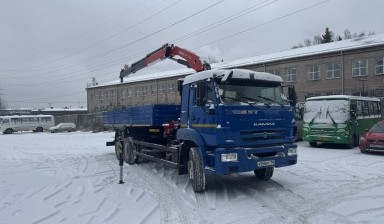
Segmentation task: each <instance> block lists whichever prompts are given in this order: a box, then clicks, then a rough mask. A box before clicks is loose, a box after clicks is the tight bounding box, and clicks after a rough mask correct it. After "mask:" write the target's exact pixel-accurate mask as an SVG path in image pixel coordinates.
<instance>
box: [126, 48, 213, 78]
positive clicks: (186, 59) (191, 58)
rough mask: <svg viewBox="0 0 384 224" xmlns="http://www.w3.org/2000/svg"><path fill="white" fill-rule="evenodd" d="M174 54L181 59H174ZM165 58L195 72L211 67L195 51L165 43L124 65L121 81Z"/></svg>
mask: <svg viewBox="0 0 384 224" xmlns="http://www.w3.org/2000/svg"><path fill="white" fill-rule="evenodd" d="M175 56H179V57H181V58H183V59H176V58H174V57H175ZM166 58H169V59H171V60H174V61H176V62H177V63H179V64H182V65H185V66H187V67H188V68H192V69H194V70H195V71H197V72H200V71H204V70H210V69H211V66H210V65H209V64H208V63H206V62H202V61H201V59H200V57H199V56H197V55H196V54H195V53H193V52H191V51H188V50H186V49H183V48H180V47H177V46H174V45H173V44H172V45H169V44H165V45H164V46H162V47H161V48H159V49H157V50H155V51H153V52H151V53H149V54H147V55H146V56H145V57H144V58H142V59H140V60H139V61H137V62H135V63H132V64H131V66H128V65H125V66H124V68H123V69H121V71H120V80H121V82H123V78H124V77H126V76H128V75H129V74H132V73H135V72H137V71H139V70H141V69H143V68H145V67H147V66H149V65H150V64H153V63H156V62H158V61H161V60H164V59H166Z"/></svg>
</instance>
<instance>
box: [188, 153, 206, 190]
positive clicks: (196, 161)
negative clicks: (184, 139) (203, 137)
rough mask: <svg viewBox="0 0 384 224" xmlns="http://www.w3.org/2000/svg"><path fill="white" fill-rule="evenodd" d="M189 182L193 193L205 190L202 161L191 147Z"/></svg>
mask: <svg viewBox="0 0 384 224" xmlns="http://www.w3.org/2000/svg"><path fill="white" fill-rule="evenodd" d="M188 170H189V180H190V182H191V184H192V188H193V191H194V192H202V191H204V190H205V173H204V168H203V160H202V158H201V156H200V153H199V150H198V148H196V147H192V148H191V149H190V150H189V161H188Z"/></svg>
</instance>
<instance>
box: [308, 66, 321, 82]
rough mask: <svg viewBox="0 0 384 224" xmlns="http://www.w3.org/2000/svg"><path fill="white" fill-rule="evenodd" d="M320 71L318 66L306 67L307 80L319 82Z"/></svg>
mask: <svg viewBox="0 0 384 224" xmlns="http://www.w3.org/2000/svg"><path fill="white" fill-rule="evenodd" d="M319 79H320V69H319V66H318V65H307V80H319Z"/></svg>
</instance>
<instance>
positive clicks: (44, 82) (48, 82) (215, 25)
mask: <svg viewBox="0 0 384 224" xmlns="http://www.w3.org/2000/svg"><path fill="white" fill-rule="evenodd" d="M276 1H277V0H275V1H273V2H276ZM327 1H329V0H326V1H323V2H320V3H316V4H314V5H311V6H309V7H305V8H303V9H300V10H297V11H294V12H292V13H289V14H287V15H284V16H281V17H278V18H276V19H273V20H270V21H267V22H265V23H262V24H259V25H257V26H253V27H251V28H248V29H246V30H243V31H240V32H236V33H233V34H231V35H228V36H226V37H223V38H220V39H218V40H215V41H211V42H209V43H206V44H203V45H201V46H199V47H197V48H200V47H202V46H206V45H210V44H213V43H217V42H220V41H222V40H225V39H229V38H231V37H234V36H237V35H239V34H242V33H245V32H248V31H251V30H253V29H256V28H258V27H260V26H263V25H266V24H268V23H272V22H275V21H278V20H281V19H283V18H286V17H288V16H292V15H295V14H297V13H300V12H302V11H305V10H308V9H310V8H313V7H316V6H318V5H320V4H324V3H325V2H327ZM273 2H270V3H268V4H266V5H269V4H272V3H273ZM263 3H265V2H263ZM258 5H260V4H258ZM266 5H263V6H260V7H258V8H256V9H253V10H252V11H255V10H257V9H259V8H261V7H265V6H266ZM256 6H257V5H256ZM246 11H247V10H244V11H242V12H240V13H243V15H244V13H245V14H247V13H249V12H246ZM235 15H236V16H235ZM240 15H242V14H239V13H238V14H234V15H232V16H230V17H227V18H228V19H227V20H225V21H222V22H221V23H216V24H215V23H214V24H213V25H214V27H217V26H219V25H222V24H223V23H227V22H229V21H232V20H233V19H236V18H238V17H239V16H240ZM209 26H212V24H211V25H209ZM209 26H206V27H209ZM198 32H201V29H200V30H199V31H198ZM185 36H186V35H184V37H185ZM194 36H196V35H194ZM184 39H185V38H184ZM184 39H183V40H184ZM137 55H138V54H137ZM118 61H120V60H118ZM114 62H116V61H113V62H109V63H108V64H110V63H114ZM113 65H114V64H113ZM109 67H111V66H109ZM105 68H108V67H104V66H101V67H100V68H98V69H95V70H92V71H87V72H84V73H81V74H89V73H90V72H94V71H100V70H102V69H105ZM81 74H76V75H73V76H69V77H65V78H62V79H56V80H53V81H54V82H55V81H56V82H57V81H63V80H66V79H70V78H73V77H78V76H79V75H81ZM94 76H95V75H91V76H90V77H94ZM90 77H86V78H80V79H75V80H71V81H68V82H60V83H61V84H62V83H70V82H74V81H80V80H86V79H89V78H90ZM50 83H52V80H50V81H43V82H38V83H32V84H24V86H32V85H38V84H50Z"/></svg>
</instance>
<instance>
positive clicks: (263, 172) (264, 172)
mask: <svg viewBox="0 0 384 224" xmlns="http://www.w3.org/2000/svg"><path fill="white" fill-rule="evenodd" d="M273 170H274V167H266V168H262V169H256V170H254V171H253V172H254V173H255V176H256V177H257V178H259V179H260V180H265V181H267V180H270V179H271V178H272V176H273Z"/></svg>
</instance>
